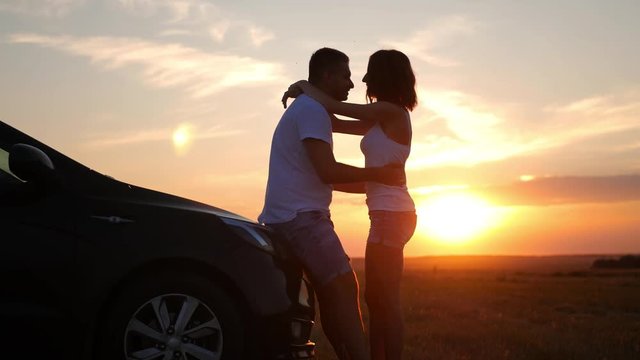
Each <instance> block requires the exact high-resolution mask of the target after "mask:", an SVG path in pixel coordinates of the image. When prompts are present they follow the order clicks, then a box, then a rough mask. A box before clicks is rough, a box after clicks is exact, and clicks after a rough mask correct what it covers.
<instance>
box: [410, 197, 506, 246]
mask: <svg viewBox="0 0 640 360" xmlns="http://www.w3.org/2000/svg"><path fill="white" fill-rule="evenodd" d="M417 212H418V218H419V220H418V228H417V231H419V232H422V233H423V234H424V235H426V236H427V237H428V238H431V239H433V240H435V241H439V242H445V243H449V244H460V243H464V242H466V241H469V240H472V239H473V238H474V237H475V236H477V235H479V234H480V233H482V232H483V231H485V230H487V229H488V228H490V227H492V226H494V225H495V224H496V222H497V221H499V219H498V216H497V211H496V210H495V209H493V208H492V207H491V206H490V205H489V204H488V203H487V202H485V201H484V200H482V199H480V198H477V197H474V196H472V195H467V194H461V193H460V194H445V195H439V196H434V197H433V198H432V199H428V200H426V201H424V202H422V203H421V204H419V205H418V210H417Z"/></svg>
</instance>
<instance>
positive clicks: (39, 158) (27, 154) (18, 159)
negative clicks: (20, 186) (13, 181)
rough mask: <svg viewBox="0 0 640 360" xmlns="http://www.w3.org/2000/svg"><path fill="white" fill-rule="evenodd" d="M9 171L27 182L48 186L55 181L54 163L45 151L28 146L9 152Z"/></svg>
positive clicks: (15, 147)
mask: <svg viewBox="0 0 640 360" xmlns="http://www.w3.org/2000/svg"><path fill="white" fill-rule="evenodd" d="M9 169H10V170H11V172H12V173H14V174H15V175H16V176H17V177H19V178H20V179H22V180H23V181H26V182H33V183H38V184H48V183H51V182H53V180H54V179H55V173H54V169H55V168H54V166H53V162H52V161H51V159H50V158H49V156H47V154H45V152H44V151H42V150H40V149H38V148H37V147H35V146H31V145H27V144H14V145H13V146H11V149H10V150H9Z"/></svg>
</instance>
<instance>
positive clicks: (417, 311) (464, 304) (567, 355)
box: [313, 256, 640, 360]
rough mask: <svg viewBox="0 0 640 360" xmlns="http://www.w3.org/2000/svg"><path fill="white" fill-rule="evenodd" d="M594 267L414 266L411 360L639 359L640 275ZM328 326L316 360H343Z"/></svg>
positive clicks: (526, 261) (409, 309) (470, 262)
mask: <svg viewBox="0 0 640 360" xmlns="http://www.w3.org/2000/svg"><path fill="white" fill-rule="evenodd" d="M595 258H596V257H589V256H581V257H577V256H571V257H429V258H413V259H407V261H406V265H405V277H404V282H403V289H402V291H403V301H404V310H405V322H406V339H405V344H406V345H405V359H420V360H423V359H425V360H428V359H434V360H438V359H447V360H449V359H461V360H462V359H545V360H546V359H550V360H551V359H576V360H577V359H580V360H583V359H584V360H588V359H594V360H595V359H598V360H605V359H606V360H613V359H625V360H626V359H640V271H602V270H599V271H594V270H591V269H590V266H591V264H592V262H593V260H595ZM354 267H355V269H356V272H357V274H358V279H359V280H360V282H361V284H363V283H364V274H363V272H362V260H361V259H356V260H354ZM362 301H364V300H362ZM363 315H364V319H365V323H366V321H367V309H366V306H364V302H363ZM318 323H319V322H318ZM320 327H321V324H319V326H317V327H316V329H315V331H314V333H313V340H314V341H316V343H317V359H320V360H325V359H326V360H332V359H336V357H335V355H334V354H333V351H332V350H331V348H330V345H329V344H328V342H327V340H326V338H325V337H324V335H323V334H322V331H321V330H320Z"/></svg>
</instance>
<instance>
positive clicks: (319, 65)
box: [309, 47, 349, 85]
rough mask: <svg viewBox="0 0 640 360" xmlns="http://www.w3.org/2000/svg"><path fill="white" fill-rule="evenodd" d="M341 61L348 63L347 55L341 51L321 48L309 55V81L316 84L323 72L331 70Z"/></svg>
mask: <svg viewBox="0 0 640 360" xmlns="http://www.w3.org/2000/svg"><path fill="white" fill-rule="evenodd" d="M342 63H349V57H348V56H347V55H346V54H345V53H343V52H342V51H339V50H336V49H331V48H327V47H324V48H321V49H318V50H316V52H314V53H313V55H311V59H310V60H309V82H310V83H312V84H314V85H315V84H317V83H318V82H320V80H321V79H322V76H323V75H324V73H325V72H332V71H334V70H335V69H337V68H338V66H339V65H340V64H342Z"/></svg>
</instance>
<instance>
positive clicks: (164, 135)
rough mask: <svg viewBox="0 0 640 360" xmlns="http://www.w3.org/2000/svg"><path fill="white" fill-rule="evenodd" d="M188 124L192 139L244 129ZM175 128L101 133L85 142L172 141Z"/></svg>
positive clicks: (102, 144)
mask: <svg viewBox="0 0 640 360" xmlns="http://www.w3.org/2000/svg"><path fill="white" fill-rule="evenodd" d="M183 125H185V124H183ZM183 125H181V126H183ZM186 125H188V126H189V127H191V129H192V131H191V132H190V134H192V135H191V136H190V138H189V139H188V140H190V141H191V140H207V139H215V138H221V137H229V136H235V135H239V134H241V133H242V131H240V130H224V129H223V128H222V127H221V126H215V127H211V128H208V129H197V128H195V126H194V125H191V124H186ZM175 130H176V129H174V128H162V129H152V130H142V131H135V132H127V133H118V134H109V135H99V136H95V138H94V139H93V140H89V141H87V142H85V145H86V146H89V147H111V146H123V145H133V144H140V143H146V142H153V141H172V140H173V137H174V134H175Z"/></svg>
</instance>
